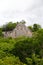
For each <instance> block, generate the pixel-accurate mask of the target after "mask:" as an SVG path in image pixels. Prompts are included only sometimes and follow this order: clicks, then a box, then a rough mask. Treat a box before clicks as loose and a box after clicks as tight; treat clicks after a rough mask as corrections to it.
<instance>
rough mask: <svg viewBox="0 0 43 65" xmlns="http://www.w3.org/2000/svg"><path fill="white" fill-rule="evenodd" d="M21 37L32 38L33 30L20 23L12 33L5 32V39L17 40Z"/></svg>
mask: <svg viewBox="0 0 43 65" xmlns="http://www.w3.org/2000/svg"><path fill="white" fill-rule="evenodd" d="M20 36H28V37H31V36H32V32H31V30H30V29H29V28H28V27H27V26H26V25H25V24H23V23H18V24H17V26H16V28H15V29H13V30H12V31H8V32H4V37H12V38H16V37H20Z"/></svg>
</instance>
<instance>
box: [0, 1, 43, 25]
mask: <svg viewBox="0 0 43 65" xmlns="http://www.w3.org/2000/svg"><path fill="white" fill-rule="evenodd" d="M21 20H25V21H26V22H27V25H32V24H34V23H38V24H40V25H42V26H43V0H0V25H3V24H5V23H7V22H9V21H13V22H16V21H21Z"/></svg>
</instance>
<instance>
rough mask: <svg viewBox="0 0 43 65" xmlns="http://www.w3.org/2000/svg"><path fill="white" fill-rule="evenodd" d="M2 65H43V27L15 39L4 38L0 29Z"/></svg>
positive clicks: (0, 63) (0, 58) (0, 61)
mask: <svg viewBox="0 0 43 65" xmlns="http://www.w3.org/2000/svg"><path fill="white" fill-rule="evenodd" d="M10 24H11V23H10ZM9 27H10V26H9ZM0 65H43V29H41V28H40V29H37V31H36V30H35V32H33V36H32V37H31V38H29V37H24V36H23V37H18V38H15V39H14V38H4V37H3V36H2V30H1V29H0Z"/></svg>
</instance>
